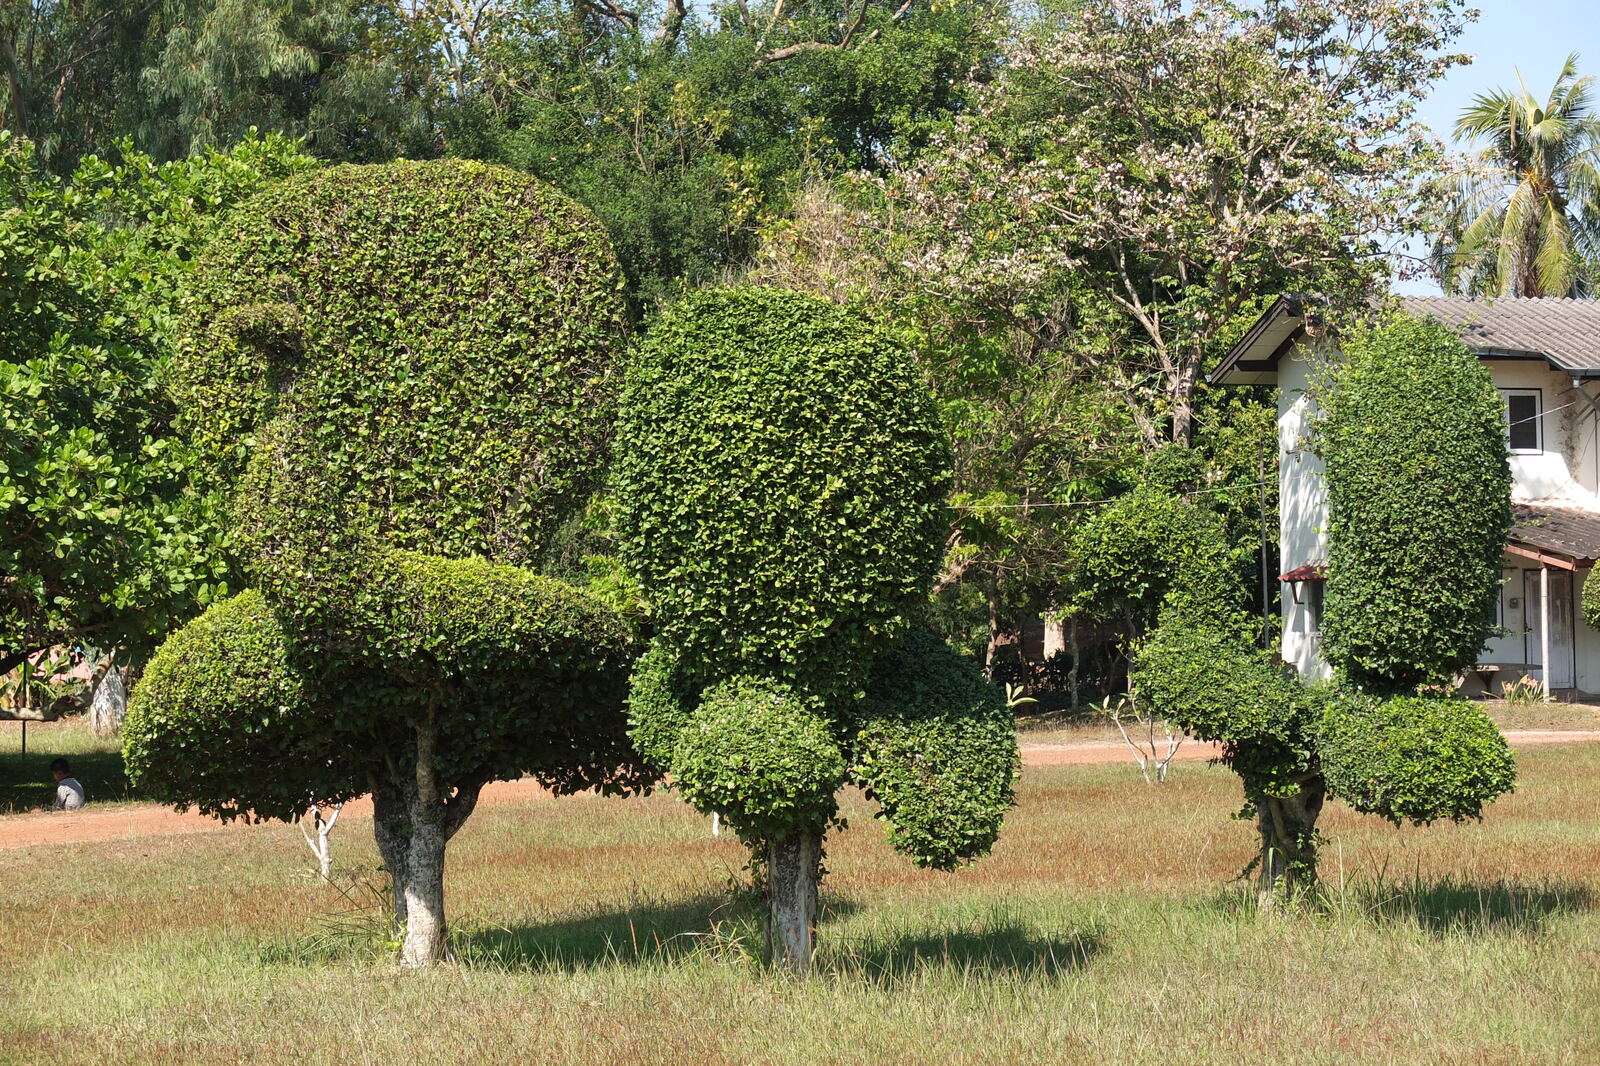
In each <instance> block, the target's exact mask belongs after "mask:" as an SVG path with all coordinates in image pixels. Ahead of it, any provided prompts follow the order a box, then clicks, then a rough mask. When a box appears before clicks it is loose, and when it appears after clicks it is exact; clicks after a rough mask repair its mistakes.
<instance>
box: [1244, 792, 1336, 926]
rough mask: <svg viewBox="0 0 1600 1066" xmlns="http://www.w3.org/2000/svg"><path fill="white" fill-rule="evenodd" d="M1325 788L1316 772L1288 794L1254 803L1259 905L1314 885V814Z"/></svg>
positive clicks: (1289, 898)
mask: <svg viewBox="0 0 1600 1066" xmlns="http://www.w3.org/2000/svg"><path fill="white" fill-rule="evenodd" d="M1325 791H1326V790H1325V786H1324V785H1323V781H1322V778H1321V777H1320V776H1318V777H1314V778H1312V779H1311V780H1309V781H1307V782H1305V783H1304V784H1302V785H1301V786H1300V791H1299V792H1296V793H1295V794H1294V795H1292V796H1283V797H1272V798H1269V799H1266V800H1263V801H1262V802H1261V803H1260V804H1258V805H1257V810H1256V828H1257V830H1258V831H1259V832H1260V834H1261V861H1260V870H1259V871H1258V875H1257V882H1256V886H1257V894H1258V898H1259V899H1260V902H1261V905H1262V906H1263V907H1267V908H1272V907H1276V906H1278V905H1280V904H1283V903H1288V902H1292V901H1294V900H1295V899H1298V898H1299V897H1301V896H1303V895H1304V894H1305V893H1307V892H1309V891H1310V890H1311V889H1312V888H1313V887H1314V886H1315V885H1316V882H1317V816H1318V815H1320V814H1321V813H1322V802H1323V799H1324V797H1325Z"/></svg>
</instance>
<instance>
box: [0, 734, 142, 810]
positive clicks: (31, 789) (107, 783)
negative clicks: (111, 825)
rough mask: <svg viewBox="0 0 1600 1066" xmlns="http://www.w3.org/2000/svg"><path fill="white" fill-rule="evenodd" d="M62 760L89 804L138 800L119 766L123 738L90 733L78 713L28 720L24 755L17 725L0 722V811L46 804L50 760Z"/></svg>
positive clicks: (52, 789)
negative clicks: (26, 744) (46, 720)
mask: <svg viewBox="0 0 1600 1066" xmlns="http://www.w3.org/2000/svg"><path fill="white" fill-rule="evenodd" d="M56 758H65V759H66V760H67V761H68V762H70V763H71V764H72V773H73V776H75V777H76V778H77V779H78V780H79V781H80V782H82V784H83V787H84V790H85V792H86V793H87V794H88V796H89V800H90V802H91V803H94V804H95V805H97V806H98V805H100V804H104V803H116V802H121V801H125V800H129V799H137V798H138V796H137V794H136V793H135V792H134V791H133V790H132V789H131V788H130V787H129V785H128V775H127V773H126V772H124V770H123V766H122V742H121V740H119V739H117V738H116V737H110V738H101V737H97V736H95V735H94V734H93V733H92V732H90V731H89V725H88V722H87V721H86V720H85V719H84V718H82V717H72V718H63V719H61V720H60V721H57V722H29V723H28V754H26V755H23V754H22V723H21V722H0V814H15V813H17V812H18V811H27V810H31V809H32V808H34V807H39V806H46V807H48V806H49V805H50V804H51V803H53V802H54V801H55V798H56V783H55V781H54V780H53V779H52V778H51V777H50V762H51V760H52V759H56Z"/></svg>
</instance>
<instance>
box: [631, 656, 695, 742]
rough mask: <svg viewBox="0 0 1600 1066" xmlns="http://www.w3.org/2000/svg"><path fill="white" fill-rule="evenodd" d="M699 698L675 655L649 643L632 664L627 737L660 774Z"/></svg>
mask: <svg viewBox="0 0 1600 1066" xmlns="http://www.w3.org/2000/svg"><path fill="white" fill-rule="evenodd" d="M699 695H700V694H699V691H698V689H697V688H696V687H695V686H693V685H691V684H689V683H688V682H687V680H686V679H685V678H684V676H683V670H682V668H681V667H680V665H679V663H678V656H677V653H676V652H674V651H673V650H672V648H671V647H670V646H669V645H667V644H664V643H662V642H661V641H659V640H657V641H652V642H651V644H650V647H649V648H647V649H646V650H645V653H644V654H643V655H641V656H639V659H638V661H637V662H635V663H634V665H633V677H632V679H631V680H630V682H629V687H628V725H629V726H630V732H629V734H628V735H629V737H630V738H632V740H633V746H634V747H635V748H637V749H638V750H639V754H641V755H643V756H644V757H645V760H646V761H647V762H649V763H650V764H652V765H653V766H655V767H657V768H658V769H660V770H663V771H666V770H668V769H670V768H671V767H672V756H673V754H674V753H675V752H676V751H677V749H678V737H679V736H680V735H681V734H682V732H683V730H684V729H686V728H688V725H689V720H690V719H691V718H692V717H693V715H694V709H695V707H696V706H698V705H699V703H700V698H699Z"/></svg>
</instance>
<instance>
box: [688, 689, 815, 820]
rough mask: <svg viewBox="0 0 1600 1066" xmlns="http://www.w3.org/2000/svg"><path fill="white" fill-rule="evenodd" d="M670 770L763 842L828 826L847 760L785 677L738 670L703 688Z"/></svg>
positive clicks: (700, 800)
mask: <svg viewBox="0 0 1600 1066" xmlns="http://www.w3.org/2000/svg"><path fill="white" fill-rule="evenodd" d="M672 770H673V774H674V776H675V777H676V778H677V782H678V787H679V789H680V790H681V791H682V792H683V796H684V798H685V799H687V800H688V801H689V802H690V803H692V804H694V805H695V806H696V807H698V808H700V809H701V810H703V811H716V812H719V813H720V814H721V815H722V817H724V818H725V819H727V821H728V824H729V825H731V826H733V827H734V828H735V829H737V830H738V831H739V835H740V836H741V837H742V838H744V839H746V840H749V841H760V840H773V839H780V838H783V837H787V836H791V835H793V834H794V833H795V832H797V831H799V832H809V833H821V832H822V831H823V830H824V829H826V828H827V826H828V823H829V822H830V821H831V820H832V819H833V816H834V814H835V813H836V812H837V810H838V807H837V804H836V801H835V800H834V792H835V791H836V790H837V789H838V787H839V785H840V784H841V783H842V782H843V780H844V776H845V762H844V755H843V754H842V753H841V752H840V750H839V744H838V742H837V741H836V740H834V737H833V730H832V728H831V727H830V724H829V722H828V720H827V719H826V718H825V717H823V715H822V714H821V713H820V711H819V710H818V709H817V707H816V704H815V701H811V700H807V699H805V698H804V697H802V696H801V695H799V694H798V693H796V692H795V691H794V690H793V689H791V688H789V687H788V686H787V685H784V684H782V683H781V682H777V681H773V680H770V679H766V678H754V677H735V678H730V679H729V680H727V681H723V682H720V683H719V684H717V685H714V686H712V687H711V688H710V689H708V690H707V691H706V694H705V699H704V700H703V701H702V702H701V704H700V706H699V707H698V708H697V709H696V710H695V712H694V714H693V715H692V716H691V717H690V719H689V723H688V725H687V727H686V728H685V729H684V730H683V731H682V733H680V734H679V737H678V747H677V751H676V752H675V753H674V756H673V760H672Z"/></svg>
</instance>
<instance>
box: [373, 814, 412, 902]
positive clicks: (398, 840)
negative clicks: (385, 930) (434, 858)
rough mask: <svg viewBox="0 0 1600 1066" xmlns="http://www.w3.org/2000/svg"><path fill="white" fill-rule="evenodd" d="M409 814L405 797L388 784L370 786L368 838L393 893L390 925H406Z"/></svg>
mask: <svg viewBox="0 0 1600 1066" xmlns="http://www.w3.org/2000/svg"><path fill="white" fill-rule="evenodd" d="M409 821H410V814H409V812H408V811H407V810H406V802H405V798H404V797H403V796H401V795H400V792H399V790H398V789H396V788H395V787H394V786H393V785H392V784H390V783H387V782H384V783H377V782H374V783H373V786H372V836H373V839H374V840H376V841H377V844H378V854H379V855H381V856H383V866H384V869H386V870H388V871H389V886H390V888H391V890H392V891H393V892H394V922H395V925H396V926H397V927H401V928H403V927H404V926H405V924H406V888H405V886H406V882H407V881H408V880H409V877H408V875H407V869H408V862H407V847H408V842H409V840H410V838H411V827H410V825H409V824H408V823H409Z"/></svg>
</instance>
